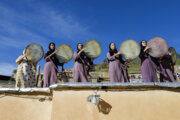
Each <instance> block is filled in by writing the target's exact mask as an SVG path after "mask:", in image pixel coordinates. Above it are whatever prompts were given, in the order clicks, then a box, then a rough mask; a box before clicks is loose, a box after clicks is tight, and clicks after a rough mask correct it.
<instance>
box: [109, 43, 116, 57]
mask: <svg viewBox="0 0 180 120" xmlns="http://www.w3.org/2000/svg"><path fill="white" fill-rule="evenodd" d="M112 43H113V42H112ZM112 43H110V44H109V53H110V55H111V56H113V55H114V53H117V52H118V51H117V49H116V44H115V43H114V46H115V49H114V50H112V49H111V44H112Z"/></svg>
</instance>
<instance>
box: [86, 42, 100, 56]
mask: <svg viewBox="0 0 180 120" xmlns="http://www.w3.org/2000/svg"><path fill="white" fill-rule="evenodd" d="M90 41H95V42H96V43H97V44H98V45H99V48H100V54H99V55H96V57H93V58H98V57H99V56H100V55H101V53H102V47H101V44H100V43H99V42H98V41H97V40H88V41H86V43H85V44H84V47H85V46H86V45H87V44H88V43H89V42H90ZM85 53H86V52H85ZM86 55H87V56H88V57H90V56H89V55H88V54H87V53H86Z"/></svg>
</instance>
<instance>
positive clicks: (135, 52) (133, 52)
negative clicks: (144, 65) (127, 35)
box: [120, 40, 140, 59]
mask: <svg viewBox="0 0 180 120" xmlns="http://www.w3.org/2000/svg"><path fill="white" fill-rule="evenodd" d="M120 51H121V52H122V56H123V57H124V58H125V59H135V58H136V57H138V56H139V53H140V47H139V44H138V43H137V42H136V41H134V40H126V41H124V42H123V43H122V44H121V46H120Z"/></svg>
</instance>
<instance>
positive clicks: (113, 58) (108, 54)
mask: <svg viewBox="0 0 180 120" xmlns="http://www.w3.org/2000/svg"><path fill="white" fill-rule="evenodd" d="M115 57H116V56H115V55H112V56H111V55H110V53H109V52H108V53H107V58H108V60H110V61H112V60H115V59H116V58H115Z"/></svg>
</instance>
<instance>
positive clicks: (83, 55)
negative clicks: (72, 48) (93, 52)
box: [77, 43, 93, 65]
mask: <svg viewBox="0 0 180 120" xmlns="http://www.w3.org/2000/svg"><path fill="white" fill-rule="evenodd" d="M79 44H81V45H82V48H83V44H82V43H78V44H77V53H79V52H80V50H79V48H78V45H79ZM80 58H81V59H79V62H82V61H81V60H84V62H85V64H87V65H92V64H93V61H91V58H90V57H88V56H87V55H86V53H85V52H84V51H82V52H81V54H80Z"/></svg>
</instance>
